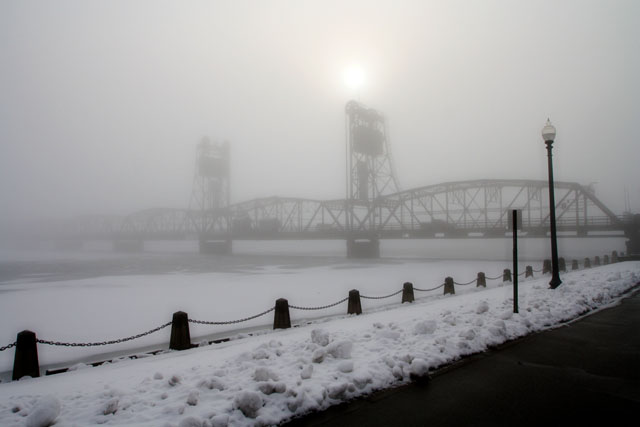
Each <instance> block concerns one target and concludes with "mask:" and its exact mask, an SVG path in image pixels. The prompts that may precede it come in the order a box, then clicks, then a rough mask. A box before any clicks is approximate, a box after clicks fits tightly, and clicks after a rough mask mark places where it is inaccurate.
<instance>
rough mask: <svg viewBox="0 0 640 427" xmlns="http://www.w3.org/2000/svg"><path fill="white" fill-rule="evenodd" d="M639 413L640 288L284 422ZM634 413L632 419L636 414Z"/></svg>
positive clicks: (450, 422) (528, 419)
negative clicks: (408, 379)
mask: <svg viewBox="0 0 640 427" xmlns="http://www.w3.org/2000/svg"><path fill="white" fill-rule="evenodd" d="M639 417H640V292H638V291H636V292H635V294H634V295H633V296H630V297H628V298H626V299H625V300H624V301H623V302H622V304H620V305H618V306H616V307H614V308H610V309H606V310H603V311H600V312H598V313H595V314H592V315H590V316H587V317H585V318H583V319H581V320H579V321H576V322H573V323H571V324H568V325H565V326H563V327H560V328H558V329H554V330H551V331H547V332H543V333H539V334H535V335H533V336H529V337H526V338H524V339H521V340H518V341H516V342H513V343H509V344H506V345H504V346H502V347H501V348H500V349H497V350H492V351H489V352H487V353H483V354H481V355H477V356H473V357H470V358H468V359H465V361H463V362H462V363H459V364H457V365H455V366H452V367H450V368H447V369H445V370H443V371H441V372H438V373H437V374H435V375H434V376H433V378H432V379H431V381H429V382H428V383H426V384H410V385H407V386H403V387H398V388H396V389H393V390H387V391H383V392H379V393H376V394H374V395H372V396H369V397H367V398H363V399H358V400H355V401H352V402H349V403H346V404H342V405H338V406H336V407H332V408H329V409H328V410H327V411H324V412H319V413H315V414H311V415H309V416H306V417H304V418H300V419H297V420H293V421H292V422H291V423H289V424H287V425H288V426H323V425H330V426H358V427H365V426H430V427H431V426H518V427H520V426H543V427H548V426H556V425H558V426H559V425H565V426H572V425H580V424H583V425H593V424H600V423H601V424H602V425H603V426H605V425H610V424H611V423H612V422H616V423H617V422H621V421H623V420H626V422H625V424H628V425H633V424H635V423H636V422H637V419H638V418H639ZM634 420H635V421H634Z"/></svg>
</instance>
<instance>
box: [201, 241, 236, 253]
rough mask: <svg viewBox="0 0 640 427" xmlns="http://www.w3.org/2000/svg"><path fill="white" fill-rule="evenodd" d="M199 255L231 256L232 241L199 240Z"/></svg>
mask: <svg viewBox="0 0 640 427" xmlns="http://www.w3.org/2000/svg"><path fill="white" fill-rule="evenodd" d="M199 247H200V253H201V254H203V255H204V254H206V255H231V254H232V253H233V240H231V239H225V240H209V239H203V238H201V239H200V240H199Z"/></svg>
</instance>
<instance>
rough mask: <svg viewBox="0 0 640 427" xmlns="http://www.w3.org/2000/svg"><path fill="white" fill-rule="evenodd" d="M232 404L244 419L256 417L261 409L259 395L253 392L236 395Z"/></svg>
mask: <svg viewBox="0 0 640 427" xmlns="http://www.w3.org/2000/svg"><path fill="white" fill-rule="evenodd" d="M233 404H234V406H235V407H236V408H237V409H239V410H240V411H241V412H242V413H243V414H244V416H245V417H249V418H255V417H257V416H258V411H259V410H260V408H262V405H263V402H262V397H260V394H258V393H256V392H255V391H243V392H240V393H239V394H237V395H236V397H235V398H234V400H233Z"/></svg>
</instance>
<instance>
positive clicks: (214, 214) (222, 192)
mask: <svg viewBox="0 0 640 427" xmlns="http://www.w3.org/2000/svg"><path fill="white" fill-rule="evenodd" d="M229 169H230V165H229V143H228V142H226V141H225V142H223V143H221V144H220V143H217V142H213V143H212V142H211V141H210V140H209V138H208V137H204V138H202V141H201V142H200V143H199V144H198V146H197V149H196V164H195V174H194V177H193V190H192V193H191V200H190V202H189V211H190V215H191V219H192V221H193V222H194V225H195V228H196V230H197V231H198V240H199V244H200V253H209V254H230V253H231V248H232V243H231V217H230V212H229V202H230V193H229V190H230V186H229Z"/></svg>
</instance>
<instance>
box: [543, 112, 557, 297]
mask: <svg viewBox="0 0 640 427" xmlns="http://www.w3.org/2000/svg"><path fill="white" fill-rule="evenodd" d="M555 138H556V128H555V127H554V126H553V125H552V124H551V121H550V120H549V119H547V123H546V124H545V125H544V127H543V128H542V139H543V140H544V143H545V144H547V157H548V162H549V205H550V206H549V208H550V212H549V217H550V219H551V274H552V277H551V281H550V282H549V286H550V287H551V289H555V288H557V287H558V286H560V284H561V283H562V280H560V273H559V271H558V237H557V236H556V200H555V196H554V194H553V164H552V161H551V149H552V145H553V141H554V139H555Z"/></svg>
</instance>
